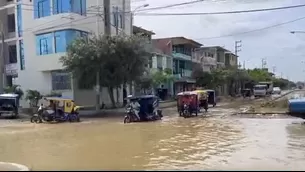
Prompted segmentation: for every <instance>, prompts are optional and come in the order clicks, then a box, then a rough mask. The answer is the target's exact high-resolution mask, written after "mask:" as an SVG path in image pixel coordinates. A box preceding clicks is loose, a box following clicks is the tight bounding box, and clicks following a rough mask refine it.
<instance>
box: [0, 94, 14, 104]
mask: <svg viewBox="0 0 305 172" xmlns="http://www.w3.org/2000/svg"><path fill="white" fill-rule="evenodd" d="M4 103H9V104H12V105H14V106H16V107H18V106H19V95H18V94H10V93H8V94H0V105H2V104H4Z"/></svg>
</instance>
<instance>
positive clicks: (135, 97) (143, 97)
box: [127, 95, 157, 99]
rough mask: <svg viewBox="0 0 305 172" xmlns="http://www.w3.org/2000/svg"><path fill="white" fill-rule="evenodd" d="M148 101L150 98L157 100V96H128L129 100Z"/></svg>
mask: <svg viewBox="0 0 305 172" xmlns="http://www.w3.org/2000/svg"><path fill="white" fill-rule="evenodd" d="M139 98H141V99H145V98H146V99H148V98H157V96H155V95H141V96H128V97H127V99H139Z"/></svg>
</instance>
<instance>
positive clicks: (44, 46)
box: [40, 38, 49, 54]
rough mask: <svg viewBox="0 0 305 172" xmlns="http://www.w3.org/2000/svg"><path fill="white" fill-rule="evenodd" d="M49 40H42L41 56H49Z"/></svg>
mask: <svg viewBox="0 0 305 172" xmlns="http://www.w3.org/2000/svg"><path fill="white" fill-rule="evenodd" d="M48 52H49V51H48V40H47V38H42V39H40V54H48Z"/></svg>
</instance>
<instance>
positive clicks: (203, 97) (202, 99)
mask: <svg viewBox="0 0 305 172" xmlns="http://www.w3.org/2000/svg"><path fill="white" fill-rule="evenodd" d="M194 92H196V93H197V94H198V103H199V108H203V109H205V111H206V112H207V111H208V109H209V104H208V93H207V92H206V91H205V90H195V91H194Z"/></svg>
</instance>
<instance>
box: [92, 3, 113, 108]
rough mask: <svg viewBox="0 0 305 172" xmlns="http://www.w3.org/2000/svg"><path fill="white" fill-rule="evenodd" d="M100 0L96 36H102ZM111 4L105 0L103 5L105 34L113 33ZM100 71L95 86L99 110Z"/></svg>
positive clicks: (96, 106)
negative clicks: (110, 13) (110, 12)
mask: <svg viewBox="0 0 305 172" xmlns="http://www.w3.org/2000/svg"><path fill="white" fill-rule="evenodd" d="M99 1H100V0H96V5H97V16H96V37H97V38H98V37H99V36H100V23H99V17H100V15H101V14H100V12H101V10H100V8H101V7H100V4H99ZM109 5H110V0H103V7H104V14H103V15H104V18H105V19H104V26H105V27H104V34H105V35H111V32H110V31H111V30H110V29H111V28H110V23H109V21H110V20H109V17H110V16H109V7H110V6H109ZM100 77H101V74H100V71H97V72H96V86H95V91H96V102H95V103H96V104H95V110H96V111H99V110H100V98H101V82H100Z"/></svg>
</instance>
